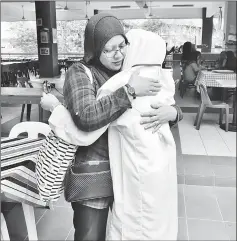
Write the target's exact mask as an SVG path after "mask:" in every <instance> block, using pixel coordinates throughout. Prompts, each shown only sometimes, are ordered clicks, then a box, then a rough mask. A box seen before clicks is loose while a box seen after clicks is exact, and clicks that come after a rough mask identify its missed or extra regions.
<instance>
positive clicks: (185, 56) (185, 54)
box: [181, 42, 193, 62]
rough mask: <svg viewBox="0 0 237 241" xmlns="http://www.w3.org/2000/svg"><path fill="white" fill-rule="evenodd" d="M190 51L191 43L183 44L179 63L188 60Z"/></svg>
mask: <svg viewBox="0 0 237 241" xmlns="http://www.w3.org/2000/svg"><path fill="white" fill-rule="evenodd" d="M192 49H193V48H192V43H191V42H185V43H184V44H183V53H182V57H181V62H183V61H187V60H190V58H191V52H192Z"/></svg>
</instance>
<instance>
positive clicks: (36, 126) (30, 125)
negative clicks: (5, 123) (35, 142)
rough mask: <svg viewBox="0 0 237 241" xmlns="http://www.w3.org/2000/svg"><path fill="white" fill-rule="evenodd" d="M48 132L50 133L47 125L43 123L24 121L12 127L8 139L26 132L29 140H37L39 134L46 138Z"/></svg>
mask: <svg viewBox="0 0 237 241" xmlns="http://www.w3.org/2000/svg"><path fill="white" fill-rule="evenodd" d="M50 131H51V128H50V127H49V125H47V124H45V123H42V122H34V121H25V122H21V123H18V124H16V125H15V126H13V127H12V129H11V131H10V133H9V137H10V138H15V137H17V136H18V135H20V134H21V133H24V132H27V133H28V137H29V138H38V135H39V134H43V135H45V136H47V135H48V134H49V132H50Z"/></svg>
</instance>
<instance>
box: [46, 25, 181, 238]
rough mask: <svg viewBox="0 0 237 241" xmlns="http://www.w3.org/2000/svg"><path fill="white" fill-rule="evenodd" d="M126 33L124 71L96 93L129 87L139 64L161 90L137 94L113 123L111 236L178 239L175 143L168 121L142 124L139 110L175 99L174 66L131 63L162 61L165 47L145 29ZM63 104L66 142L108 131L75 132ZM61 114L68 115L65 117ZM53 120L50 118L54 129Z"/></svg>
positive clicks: (110, 148)
mask: <svg viewBox="0 0 237 241" xmlns="http://www.w3.org/2000/svg"><path fill="white" fill-rule="evenodd" d="M127 37H128V40H129V42H130V46H129V47H128V52H127V55H126V58H125V61H124V66H123V71H122V72H120V73H118V74H116V75H115V76H113V77H112V78H111V79H109V80H108V81H107V82H106V83H105V84H104V85H103V86H102V87H101V88H100V89H99V91H98V95H97V98H98V99H99V98H101V97H103V96H105V95H108V94H109V93H111V92H113V91H115V90H116V89H118V88H119V87H121V86H124V85H125V84H126V83H128V80H129V77H130V76H131V74H132V72H133V71H135V70H136V69H137V68H140V75H143V76H146V77H154V78H157V77H158V76H159V79H160V82H161V84H162V89H161V91H160V92H159V93H158V94H157V96H153V97H151V96H147V97H137V98H136V99H135V100H133V102H132V106H133V108H132V109H129V110H127V111H126V112H125V113H124V114H123V115H122V116H121V117H120V118H118V119H117V120H116V121H114V122H113V123H111V125H110V126H109V155H110V167H111V173H112V179H113V189H114V205H113V209H112V214H111V218H110V222H109V224H108V232H107V237H106V239H107V240H176V239H177V231H178V218H177V217H178V215H177V173H176V148H175V142H174V139H173V136H172V133H171V131H170V128H169V124H168V123H165V124H163V125H162V126H161V128H160V130H159V132H158V133H155V134H152V132H151V130H144V127H143V126H142V125H140V120H141V117H140V112H144V111H149V110H151V106H150V105H151V103H159V104H166V105H171V104H174V103H175V102H174V98H173V96H174V92H175V85H174V80H173V78H172V76H171V73H170V71H166V70H164V69H161V68H160V67H155V66H152V67H151V66H150V67H133V68H131V67H132V66H133V65H135V64H160V65H161V64H162V62H163V60H164V58H165V52H166V46H165V42H164V40H163V39H162V38H161V37H159V36H158V35H157V34H154V33H151V32H147V31H145V30H135V29H133V30H130V31H129V32H128V33H127ZM59 108H60V109H61V108H64V107H62V106H61V107H57V109H58V113H59V112H60V113H59V114H57V118H58V117H59V116H60V117H61V118H62V122H65V120H66V121H68V124H63V125H62V126H59V129H60V128H64V130H65V132H66V133H67V138H68V139H67V140H66V141H71V143H73V144H78V145H89V144H90V143H92V142H93V140H94V141H95V140H96V139H97V138H98V137H99V134H98V133H100V134H103V132H104V131H105V130H106V129H107V127H108V125H107V126H105V127H103V128H101V129H99V130H97V131H95V132H90V133H85V132H84V133H83V132H82V131H79V130H77V132H76V129H75V128H74V127H75V125H74V124H73V123H72V122H73V121H72V120H70V119H71V118H70V116H69V115H70V114H69V115H67V114H66V111H64V112H63V111H62V110H59ZM57 109H56V110H55V111H57ZM65 110H66V109H65ZM63 113H64V114H63ZM52 114H54V113H52ZM62 114H63V115H65V114H66V115H65V116H66V119H65V117H63V115H62ZM51 117H52V115H51ZM57 120H58V121H59V119H55V122H54V124H55V123H56V122H57ZM59 122H60V121H59ZM69 122H70V123H69ZM52 124H53V122H52V119H51V124H50V126H51V128H52V127H53V126H52ZM56 124H57V123H56ZM63 126H64V127H63ZM52 129H53V128H52ZM95 133H96V134H95ZM87 138H88V139H89V140H88V139H87ZM85 140H86V141H85Z"/></svg>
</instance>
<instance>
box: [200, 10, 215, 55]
mask: <svg viewBox="0 0 237 241" xmlns="http://www.w3.org/2000/svg"><path fill="white" fill-rule="evenodd" d="M206 12H207V9H206V8H203V9H202V44H206V45H207V47H204V46H203V47H202V52H211V46H212V30H213V16H212V17H210V18H207V17H206Z"/></svg>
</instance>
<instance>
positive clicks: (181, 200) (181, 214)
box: [178, 185, 186, 217]
mask: <svg viewBox="0 0 237 241" xmlns="http://www.w3.org/2000/svg"><path fill="white" fill-rule="evenodd" d="M178 216H179V217H186V213H185V202H184V192H183V185H178Z"/></svg>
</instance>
